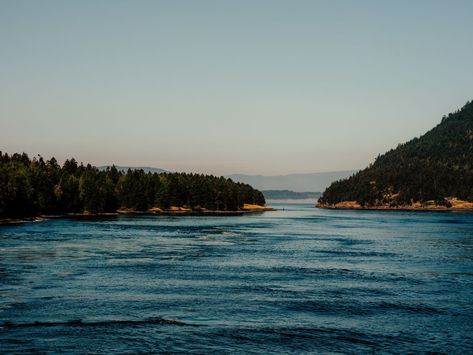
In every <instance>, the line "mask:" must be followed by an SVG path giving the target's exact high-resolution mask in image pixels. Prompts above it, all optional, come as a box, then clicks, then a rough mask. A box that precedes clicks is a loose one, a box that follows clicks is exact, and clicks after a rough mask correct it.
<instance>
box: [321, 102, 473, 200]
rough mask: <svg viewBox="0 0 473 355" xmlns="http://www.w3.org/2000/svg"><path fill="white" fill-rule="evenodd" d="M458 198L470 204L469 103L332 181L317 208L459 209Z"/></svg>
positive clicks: (472, 109) (472, 111)
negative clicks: (426, 130)
mask: <svg viewBox="0 0 473 355" xmlns="http://www.w3.org/2000/svg"><path fill="white" fill-rule="evenodd" d="M458 200H464V201H469V202H473V102H469V103H467V104H466V105H465V106H464V107H463V108H462V109H461V110H458V111H457V112H455V113H451V114H449V115H448V116H444V117H443V119H442V122H441V123H440V124H438V125H437V126H436V127H435V128H433V129H432V130H430V131H429V132H427V133H426V134H424V135H423V136H421V137H419V138H414V139H412V140H411V141H409V142H407V143H405V144H401V145H399V146H398V147H397V148H396V149H392V150H390V151H389V152H387V153H385V154H384V155H381V156H379V157H378V158H377V159H376V161H375V162H374V163H373V164H371V165H370V166H369V167H367V168H366V169H364V170H361V171H360V172H358V173H356V174H354V175H352V176H351V177H349V178H347V179H343V180H339V181H336V182H334V183H332V185H330V186H329V187H328V188H327V189H326V190H325V192H324V193H323V195H322V197H321V198H320V199H319V203H318V207H328V208H405V207H407V208H409V207H412V208H441V207H442V206H443V207H445V208H448V207H460V204H461V202H460V201H458ZM462 206H463V207H465V206H466V207H473V205H469V204H467V203H466V204H465V203H463V204H462Z"/></svg>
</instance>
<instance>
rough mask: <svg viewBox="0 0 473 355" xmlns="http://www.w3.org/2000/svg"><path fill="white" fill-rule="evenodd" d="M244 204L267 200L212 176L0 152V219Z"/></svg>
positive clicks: (224, 207)
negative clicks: (122, 168) (98, 165)
mask: <svg viewBox="0 0 473 355" xmlns="http://www.w3.org/2000/svg"><path fill="white" fill-rule="evenodd" d="M244 203H251V204H259V205H264V204H265V199H264V196H263V194H262V193H261V192H260V191H258V190H255V189H253V188H252V187H251V186H250V185H247V184H242V183H236V182H233V181H232V180H230V179H226V178H223V177H215V176H212V175H200V174H186V173H159V174H158V173H145V172H144V171H143V170H132V169H128V170H127V171H126V172H124V171H119V170H118V169H117V168H115V167H113V166H112V167H110V168H107V169H106V170H99V169H97V168H96V167H94V166H91V165H90V164H88V165H83V164H82V163H81V164H78V163H77V161H76V160H75V159H68V160H66V161H65V162H64V164H63V165H62V166H61V165H59V164H58V162H57V161H56V159H55V158H51V159H50V160H47V161H45V160H44V159H43V158H42V157H40V156H38V157H35V158H33V159H30V158H29V157H28V155H27V154H25V153H23V154H17V153H16V154H12V155H8V154H5V153H2V152H0V218H20V217H29V216H37V215H42V214H66V213H83V212H85V211H87V212H90V213H105V212H115V211H117V209H121V208H126V209H133V210H136V211H146V210H148V209H149V208H152V207H159V208H162V209H166V208H169V207H170V206H186V207H189V208H192V209H194V210H199V209H208V210H215V211H236V210H239V209H241V208H242V207H243V204H244Z"/></svg>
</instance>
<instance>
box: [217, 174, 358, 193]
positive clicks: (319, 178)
mask: <svg viewBox="0 0 473 355" xmlns="http://www.w3.org/2000/svg"><path fill="white" fill-rule="evenodd" d="M353 173H355V171H354V170H349V171H334V172H326V173H309V174H290V175H278V176H264V175H244V174H233V175H227V176H226V177H229V178H231V179H232V180H234V181H239V182H244V183H246V184H250V185H251V186H254V187H255V188H257V189H259V190H290V191H296V192H305V191H323V190H325V189H326V188H327V186H329V185H330V184H331V183H332V182H334V181H336V180H340V179H343V178H346V177H349V176H350V175H352V174H353Z"/></svg>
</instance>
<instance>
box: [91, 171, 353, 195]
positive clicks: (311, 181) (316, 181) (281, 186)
mask: <svg viewBox="0 0 473 355" xmlns="http://www.w3.org/2000/svg"><path fill="white" fill-rule="evenodd" d="M110 166H111V165H103V166H99V167H98V168H99V170H105V169H107V167H110ZM115 167H116V168H117V169H118V170H121V171H126V170H128V169H143V170H144V171H145V172H146V173H147V172H151V173H168V172H170V171H168V170H165V169H161V168H153V167H148V166H120V165H115ZM354 173H356V170H345V171H332V172H324V173H307V174H289V175H274V176H265V175H245V174H231V175H226V176H225V177H226V178H230V179H232V180H233V181H236V182H242V183H245V184H249V185H251V186H253V187H254V188H255V189H258V190H261V191H263V190H266V191H267V190H286V191H289V192H303V193H314V192H319V191H324V190H325V189H326V188H327V187H328V186H329V185H330V184H331V183H332V182H334V181H337V180H340V179H345V178H347V177H349V176H351V175H353V174H354ZM308 191H309V192H308ZM286 194H287V193H286ZM286 198H291V197H286ZM299 198H300V197H299Z"/></svg>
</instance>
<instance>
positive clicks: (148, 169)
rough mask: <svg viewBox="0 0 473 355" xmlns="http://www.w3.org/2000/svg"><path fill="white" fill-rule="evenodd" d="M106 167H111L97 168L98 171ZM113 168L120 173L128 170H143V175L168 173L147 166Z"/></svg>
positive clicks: (106, 166)
mask: <svg viewBox="0 0 473 355" xmlns="http://www.w3.org/2000/svg"><path fill="white" fill-rule="evenodd" d="M108 167H111V165H102V166H99V167H97V168H98V169H99V170H105V169H107V168H108ZM115 167H116V168H117V169H118V170H120V171H127V170H128V169H132V170H133V169H135V170H140V169H141V170H143V171H144V172H145V173H158V174H159V173H168V172H170V171H168V170H164V169H161V168H152V167H149V166H120V165H115Z"/></svg>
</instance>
